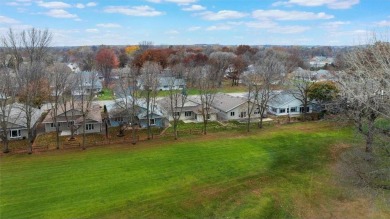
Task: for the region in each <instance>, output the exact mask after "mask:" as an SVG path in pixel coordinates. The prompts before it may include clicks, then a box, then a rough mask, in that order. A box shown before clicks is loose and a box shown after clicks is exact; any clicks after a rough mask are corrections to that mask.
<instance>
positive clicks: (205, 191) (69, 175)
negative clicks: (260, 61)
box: [0, 122, 353, 218]
mask: <svg viewBox="0 0 390 219" xmlns="http://www.w3.org/2000/svg"><path fill="white" fill-rule="evenodd" d="M352 137H353V135H352V131H351V129H350V128H336V127H334V126H333V125H332V124H330V123H325V122H312V123H302V124H291V125H285V126H277V127H271V128H267V129H265V130H261V131H252V132H251V133H249V134H247V133H245V132H234V131H230V132H226V133H212V134H210V135H208V136H186V137H185V138H182V139H179V140H178V141H176V142H173V141H172V140H171V139H159V140H156V141H151V142H146V143H144V142H142V143H139V144H137V145H136V146H132V145H117V146H110V147H109V148H107V147H97V148H91V149H88V150H86V151H78V150H77V151H54V152H47V153H42V154H33V155H7V156H2V157H0V159H1V161H0V164H1V167H0V168H1V169H0V174H1V175H0V179H1V185H0V218H96V217H99V218H100V217H108V218H118V217H119V218H128V217H130V218H177V217H181V218H183V217H186V218H205V217H217V218H221V217H229V218H231V217H244V218H259V217H264V218H272V217H277V218H279V217H283V218H284V217H302V216H304V215H307V214H306V213H307V212H306V211H308V210H307V209H309V210H310V209H311V210H312V211H315V209H317V210H318V209H322V210H323V209H327V211H329V212H331V211H332V206H330V204H327V203H332V200H339V199H343V195H342V194H343V192H342V191H341V190H340V189H339V188H338V187H337V186H335V185H334V184H332V182H331V175H332V174H331V172H330V171H329V168H328V165H329V164H330V163H331V162H332V156H331V151H332V150H331V149H332V148H333V146H334V145H335V144H338V143H340V142H344V143H345V142H349V141H351V138H352ZM313 209H314V210H313ZM329 212H328V213H329ZM309 216H310V214H309ZM319 216H326V214H323V215H319ZM328 216H331V214H329V215H328Z"/></svg>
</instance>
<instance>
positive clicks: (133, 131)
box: [131, 122, 137, 144]
mask: <svg viewBox="0 0 390 219" xmlns="http://www.w3.org/2000/svg"><path fill="white" fill-rule="evenodd" d="M131 127H132V130H131V132H132V141H131V143H132V144H136V143H137V139H136V137H137V136H136V133H135V125H134V122H133V123H132V124H131Z"/></svg>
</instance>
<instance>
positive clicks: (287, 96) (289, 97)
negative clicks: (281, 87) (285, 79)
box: [268, 91, 297, 108]
mask: <svg viewBox="0 0 390 219" xmlns="http://www.w3.org/2000/svg"><path fill="white" fill-rule="evenodd" d="M275 92H276V94H275V96H274V97H273V98H272V99H270V100H269V102H268V105H269V106H273V107H276V108H277V107H279V106H284V105H286V104H288V103H290V102H292V101H295V100H297V99H296V98H295V97H294V95H293V94H292V93H291V92H289V91H275Z"/></svg>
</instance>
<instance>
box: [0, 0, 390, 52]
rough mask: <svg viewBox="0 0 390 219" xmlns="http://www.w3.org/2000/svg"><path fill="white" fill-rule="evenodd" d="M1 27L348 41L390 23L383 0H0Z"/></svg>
mask: <svg viewBox="0 0 390 219" xmlns="http://www.w3.org/2000/svg"><path fill="white" fill-rule="evenodd" d="M0 8H1V10H0V33H1V34H4V33H5V32H6V31H7V30H8V28H10V27H12V28H13V29H15V30H23V29H26V28H30V27H36V28H48V29H49V30H50V31H51V32H52V33H53V34H54V39H53V43H52V45H54V46H72V45H74V46H81V45H100V44H106V45H130V44H138V43H139V42H141V41H145V40H146V41H152V42H154V44H169V45H170V44H199V43H209V44H213V43H217V44H224V45H239V44H249V45H264V44H273V45H354V44H359V43H361V42H362V41H364V40H365V39H366V38H367V37H368V35H369V33H370V32H372V31H376V32H381V33H383V32H387V33H389V30H390V0H277V1H271V0H207V1H206V0H112V1H98V0H70V1H65V0H64V1H61V0H58V1H57V0H55V1H41V0H9V1H8V0H0Z"/></svg>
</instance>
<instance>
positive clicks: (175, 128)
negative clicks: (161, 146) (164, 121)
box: [173, 120, 178, 140]
mask: <svg viewBox="0 0 390 219" xmlns="http://www.w3.org/2000/svg"><path fill="white" fill-rule="evenodd" d="M173 132H174V134H175V140H177V138H178V136H177V121H176V120H175V121H173Z"/></svg>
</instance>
